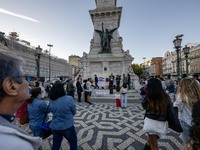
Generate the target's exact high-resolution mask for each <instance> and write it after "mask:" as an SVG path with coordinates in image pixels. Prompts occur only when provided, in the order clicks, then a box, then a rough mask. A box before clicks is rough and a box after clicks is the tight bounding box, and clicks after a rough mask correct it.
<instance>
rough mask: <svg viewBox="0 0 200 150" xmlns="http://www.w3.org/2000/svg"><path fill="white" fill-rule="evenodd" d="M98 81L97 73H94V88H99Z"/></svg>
mask: <svg viewBox="0 0 200 150" xmlns="http://www.w3.org/2000/svg"><path fill="white" fill-rule="evenodd" d="M98 82H99V79H98V77H97V75H96V74H95V75H94V83H95V86H94V88H95V89H99V85H98Z"/></svg>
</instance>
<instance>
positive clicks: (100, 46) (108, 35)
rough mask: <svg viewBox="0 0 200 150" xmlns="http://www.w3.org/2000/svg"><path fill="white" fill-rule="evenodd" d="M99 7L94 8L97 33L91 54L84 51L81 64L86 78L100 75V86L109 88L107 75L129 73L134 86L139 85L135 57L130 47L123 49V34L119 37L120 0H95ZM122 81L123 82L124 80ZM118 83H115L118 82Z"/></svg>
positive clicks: (91, 46)
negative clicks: (134, 65)
mask: <svg viewBox="0 0 200 150" xmlns="http://www.w3.org/2000/svg"><path fill="white" fill-rule="evenodd" d="M95 3H96V9H94V10H90V11H89V13H90V16H91V19H92V23H93V25H94V34H93V38H92V39H91V42H90V51H89V53H88V54H87V53H85V52H84V53H83V57H82V58H81V59H80V64H81V67H82V69H83V72H82V74H83V78H84V79H86V78H89V77H91V78H94V75H95V74H96V75H97V76H98V77H99V86H100V87H104V88H107V87H108V82H106V78H108V76H109V75H110V74H111V73H113V75H114V76H116V75H121V77H122V75H123V74H125V75H126V76H127V74H128V73H129V74H130V75H131V83H132V86H133V87H134V88H136V89H137V88H138V77H137V76H136V75H135V74H134V72H133V70H132V68H131V63H132V61H133V59H134V58H133V57H132V56H131V55H130V54H129V50H126V51H125V50H123V45H122V41H123V39H122V37H120V36H119V33H118V29H119V27H120V20H121V13H122V7H117V6H116V3H117V0H95ZM121 83H122V82H121ZM114 84H115V83H114Z"/></svg>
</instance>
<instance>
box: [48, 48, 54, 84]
mask: <svg viewBox="0 0 200 150" xmlns="http://www.w3.org/2000/svg"><path fill="white" fill-rule="evenodd" d="M47 46H49V83H50V79H51V47H53V45H52V44H47Z"/></svg>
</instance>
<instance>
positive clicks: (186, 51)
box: [183, 45, 190, 77]
mask: <svg viewBox="0 0 200 150" xmlns="http://www.w3.org/2000/svg"><path fill="white" fill-rule="evenodd" d="M189 51H190V48H189V47H188V46H187V45H185V47H184V48H183V52H184V54H185V61H186V75H187V77H188V65H189V64H188V54H189Z"/></svg>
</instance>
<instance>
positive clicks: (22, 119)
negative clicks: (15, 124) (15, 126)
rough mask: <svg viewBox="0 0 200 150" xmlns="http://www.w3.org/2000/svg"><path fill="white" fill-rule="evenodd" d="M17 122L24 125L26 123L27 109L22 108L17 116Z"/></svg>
mask: <svg viewBox="0 0 200 150" xmlns="http://www.w3.org/2000/svg"><path fill="white" fill-rule="evenodd" d="M19 123H20V124H21V125H24V124H26V123H29V116H28V110H27V109H22V110H21V112H20V116H19Z"/></svg>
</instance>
